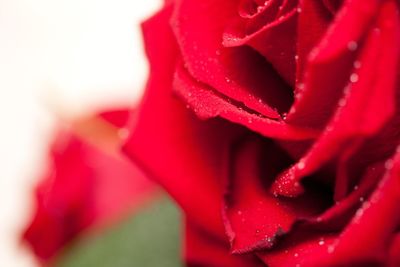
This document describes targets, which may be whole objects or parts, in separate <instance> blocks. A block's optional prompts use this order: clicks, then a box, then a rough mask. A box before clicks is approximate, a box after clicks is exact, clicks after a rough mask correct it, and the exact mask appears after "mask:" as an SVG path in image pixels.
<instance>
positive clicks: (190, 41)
mask: <svg viewBox="0 0 400 267" xmlns="http://www.w3.org/2000/svg"><path fill="white" fill-rule="evenodd" d="M236 7H237V4H236V1H218V3H217V2H215V1H211V0H207V1H199V2H192V1H187V0H181V1H178V3H177V5H176V8H175V12H174V16H173V18H172V27H173V29H174V32H175V35H176V39H177V41H178V44H179V47H180V49H181V53H182V56H183V61H184V64H185V67H186V68H187V70H188V72H189V73H190V75H191V76H193V77H194V79H195V80H198V81H200V82H202V83H204V84H206V85H207V86H210V87H212V88H213V89H215V90H216V91H218V92H219V93H220V94H222V95H224V96H226V97H228V98H230V99H232V100H234V101H237V102H240V103H242V104H243V105H244V106H246V107H247V108H249V109H251V110H254V111H255V112H258V113H260V114H263V115H264V116H266V117H269V118H275V119H277V118H280V115H279V112H278V111H277V110H275V109H278V110H279V111H281V112H285V111H286V110H287V109H288V107H289V106H290V104H291V102H292V93H291V90H290V88H288V86H287V85H286V84H285V83H284V82H283V81H282V80H281V79H280V78H279V77H277V75H276V73H275V71H274V70H273V69H272V68H271V66H270V65H269V64H268V63H266V62H265V61H264V60H263V59H262V57H261V56H260V55H258V54H257V53H254V52H253V51H251V49H248V48H245V47H244V48H236V49H234V48H231V49H227V48H224V47H222V45H221V41H222V40H221V38H222V37H221V36H222V32H223V29H224V27H225V25H226V21H227V20H230V19H231V17H233V16H236ZM239 66H240V67H239ZM242 66H246V68H242ZM238 69H240V71H238Z"/></svg>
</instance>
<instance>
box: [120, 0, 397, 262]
mask: <svg viewBox="0 0 400 267" xmlns="http://www.w3.org/2000/svg"><path fill="white" fill-rule="evenodd" d="M399 9H400V4H399V2H398V1H394V0H381V1H378V0H344V1H340V0H302V1H291V0H281V1H280V0H267V1H258V0H240V1H235V0H218V1H215V0H214V1H210V0H204V1H190V0H176V1H167V3H166V5H165V7H164V8H163V9H162V10H161V11H160V12H159V13H158V14H156V15H155V16H154V17H153V18H151V19H149V20H148V21H146V22H145V23H144V24H143V32H144V38H145V45H146V52H147V55H148V57H149V60H150V63H151V75H150V78H149V81H148V85H147V90H146V93H145V95H144V97H143V100H142V103H141V106H140V109H139V111H138V113H137V117H136V120H135V122H134V124H133V126H132V131H131V135H130V138H129V140H128V141H127V143H126V144H125V146H124V150H125V151H126V153H127V154H128V155H129V156H130V157H131V158H132V159H133V160H134V161H135V162H137V163H138V164H140V165H141V166H142V167H143V168H144V169H145V170H146V171H147V173H148V174H150V175H151V176H153V177H155V179H156V180H157V181H158V182H159V183H160V184H161V185H163V186H164V187H165V188H166V189H167V190H168V191H169V193H170V194H171V195H172V196H173V197H174V198H175V199H176V201H177V202H178V203H179V204H180V206H181V207H182V209H183V210H184V212H185V214H186V222H187V223H186V247H185V255H186V260H187V263H188V265H189V266H271V267H274V266H381V265H385V266H400V241H399V240H400V208H399V203H400V152H399V151H400V150H396V147H397V146H398V145H399V141H400V126H399V125H400V124H399V123H400V121H399V120H400V110H399V107H400V105H399V103H397V102H398V99H399V97H398V92H399V90H400V86H399V77H400V75H399V65H398V63H399V59H400V56H399V53H400V19H399ZM221 210H222V212H221Z"/></svg>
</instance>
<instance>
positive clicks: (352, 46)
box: [347, 41, 358, 51]
mask: <svg viewBox="0 0 400 267" xmlns="http://www.w3.org/2000/svg"><path fill="white" fill-rule="evenodd" d="M347 48H348V49H349V50H350V51H356V50H357V48H358V44H357V42H356V41H350V42H348V43H347Z"/></svg>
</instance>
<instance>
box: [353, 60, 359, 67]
mask: <svg viewBox="0 0 400 267" xmlns="http://www.w3.org/2000/svg"><path fill="white" fill-rule="evenodd" d="M353 67H354V68H355V69H359V68H360V67H361V62H360V61H358V60H356V61H354V63H353Z"/></svg>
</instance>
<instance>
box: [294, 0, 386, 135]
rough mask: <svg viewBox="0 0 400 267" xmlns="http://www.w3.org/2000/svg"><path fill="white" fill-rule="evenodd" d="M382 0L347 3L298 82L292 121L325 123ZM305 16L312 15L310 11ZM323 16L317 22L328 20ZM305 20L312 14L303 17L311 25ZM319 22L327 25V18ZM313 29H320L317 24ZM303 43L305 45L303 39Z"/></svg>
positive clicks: (321, 124)
mask: <svg viewBox="0 0 400 267" xmlns="http://www.w3.org/2000/svg"><path fill="white" fill-rule="evenodd" d="M310 2H313V1H304V5H306V6H305V7H304V8H303V9H302V10H307V9H308V8H309V7H310ZM378 4H379V1H377V0H350V1H346V3H345V4H343V6H342V8H341V10H340V11H339V12H338V14H337V15H336V17H335V20H334V22H333V23H331V25H330V27H329V28H328V29H327V31H326V34H325V35H324V36H323V38H322V40H321V41H320V42H319V44H317V45H315V48H314V49H313V51H311V53H310V54H309V56H308V63H307V64H306V65H307V66H306V69H305V70H304V76H303V77H302V78H301V79H300V83H299V84H298V85H297V91H296V92H297V94H296V95H295V103H294V105H293V106H292V108H291V110H290V112H289V114H288V116H287V121H288V122H289V123H293V124H298V125H308V126H314V127H318V128H321V127H324V126H325V124H326V122H327V120H328V119H329V118H330V117H331V115H332V113H333V111H334V107H335V106H336V105H337V103H338V101H339V98H340V96H341V92H342V90H341V88H343V87H344V86H345V85H346V83H347V81H348V76H347V74H348V73H349V72H350V71H351V67H352V66H353V62H354V55H355V52H356V51H355V50H356V49H354V48H357V45H358V46H360V45H361V42H362V38H363V35H364V34H365V32H368V27H369V25H370V23H371V21H372V20H373V19H374V18H375V17H376V12H377V10H379V8H378ZM313 10H320V8H319V9H316V8H314V9H313ZM316 14H319V12H315V13H314V16H315V15H316ZM301 15H302V14H301ZM303 16H308V12H307V11H306V13H305V14H304V15H303ZM314 16H311V17H314ZM323 17H324V15H323V14H321V15H320V16H318V20H317V21H316V24H317V25H318V23H320V22H324V20H323V19H321V18H323ZM305 20H308V17H305V18H304V19H302V18H300V27H301V25H304V26H306V27H307V26H308V24H307V23H304V22H302V21H305ZM319 25H326V22H325V23H323V24H319ZM301 29H302V28H300V30H301ZM311 29H316V26H313V27H311ZM303 31H304V29H303ZM307 31H308V28H307ZM311 33H313V34H314V33H316V35H317V36H318V35H319V34H320V33H319V30H316V31H313V30H312V31H311ZM312 39H314V38H312ZM301 40H302V37H301V36H300V41H301ZM299 45H301V47H303V45H302V44H301V43H300V44H299ZM301 47H300V49H305V51H302V50H300V51H299V53H300V54H299V56H302V57H303V55H302V53H304V52H307V51H308V47H309V46H308V45H305V48H301ZM299 78H300V77H299Z"/></svg>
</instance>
